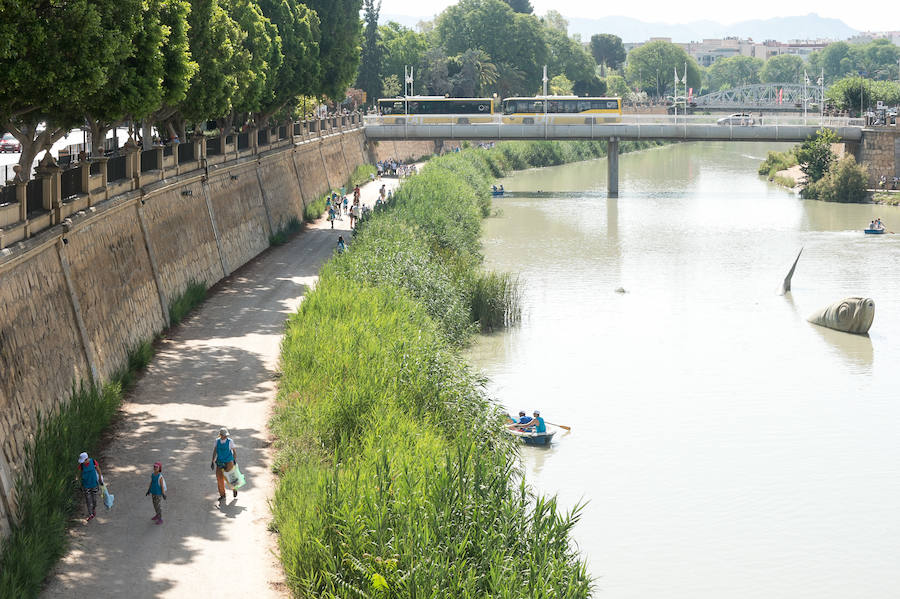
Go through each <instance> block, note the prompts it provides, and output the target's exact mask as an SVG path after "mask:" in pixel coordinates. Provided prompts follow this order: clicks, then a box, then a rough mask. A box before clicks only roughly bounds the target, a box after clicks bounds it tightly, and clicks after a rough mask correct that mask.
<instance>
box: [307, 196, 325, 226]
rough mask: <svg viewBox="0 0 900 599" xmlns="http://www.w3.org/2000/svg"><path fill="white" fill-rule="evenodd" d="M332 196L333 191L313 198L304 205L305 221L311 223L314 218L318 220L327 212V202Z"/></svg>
mask: <svg viewBox="0 0 900 599" xmlns="http://www.w3.org/2000/svg"><path fill="white" fill-rule="evenodd" d="M330 197H331V192H328V193H327V194H326V195H323V196H322V197H320V198H318V199H316V200H313V201H312V202H310V203H309V204H307V205H306V206H304V207H303V220H304V221H305V222H308V223H311V222H313V221H314V220H318V219H319V217H320V216H322V214H324V213H325V202H326V201H327V200H328V198H330Z"/></svg>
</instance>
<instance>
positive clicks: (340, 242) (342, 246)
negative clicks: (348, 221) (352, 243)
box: [337, 235, 347, 254]
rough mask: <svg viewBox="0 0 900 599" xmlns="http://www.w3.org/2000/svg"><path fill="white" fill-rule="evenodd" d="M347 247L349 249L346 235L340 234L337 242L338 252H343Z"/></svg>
mask: <svg viewBox="0 0 900 599" xmlns="http://www.w3.org/2000/svg"><path fill="white" fill-rule="evenodd" d="M346 249H347V244H346V243H344V236H343V235H338V243H337V251H338V254H343V253H344V251H345V250H346Z"/></svg>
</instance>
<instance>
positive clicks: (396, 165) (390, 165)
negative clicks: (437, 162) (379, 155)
mask: <svg viewBox="0 0 900 599" xmlns="http://www.w3.org/2000/svg"><path fill="white" fill-rule="evenodd" d="M375 170H377V171H378V178H379V179H380V178H381V177H382V175H387V176H396V177H399V178H401V179H402V178H403V177H406V176H409V175H415V174H416V172H417V170H418V169H417V168H416V165H415V164H405V163H404V162H403V161H402V160H395V159H393V158H390V159H388V160H384V161H381V160H379V161H378V162H376V163H375Z"/></svg>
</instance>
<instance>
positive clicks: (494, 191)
mask: <svg viewBox="0 0 900 599" xmlns="http://www.w3.org/2000/svg"><path fill="white" fill-rule="evenodd" d="M504 191H505V190H503V189H492V190H491V195H492V196H494V197H498V196H502V195H503V192H504Z"/></svg>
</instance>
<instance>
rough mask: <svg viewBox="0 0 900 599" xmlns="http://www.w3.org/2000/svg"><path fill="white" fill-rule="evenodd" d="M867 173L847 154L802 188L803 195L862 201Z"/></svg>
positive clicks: (831, 199)
mask: <svg viewBox="0 0 900 599" xmlns="http://www.w3.org/2000/svg"><path fill="white" fill-rule="evenodd" d="M868 180H869V173H868V171H867V170H866V167H864V166H861V165H859V164H857V163H856V159H855V158H854V157H853V156H852V155H850V154H848V155H846V156H844V157H843V158H841V159H840V160H838V161H837V162H835V163H834V164H833V165H831V167H830V168H829V169H828V172H827V173H826V174H825V176H824V177H822V179H820V180H819V181H817V182H816V183H813V184H812V185H810V186H808V187H807V188H806V189H805V190H804V197H807V198H815V199H819V200H824V201H826V202H862V201H863V200H865V199H866V185H867V183H868Z"/></svg>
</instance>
